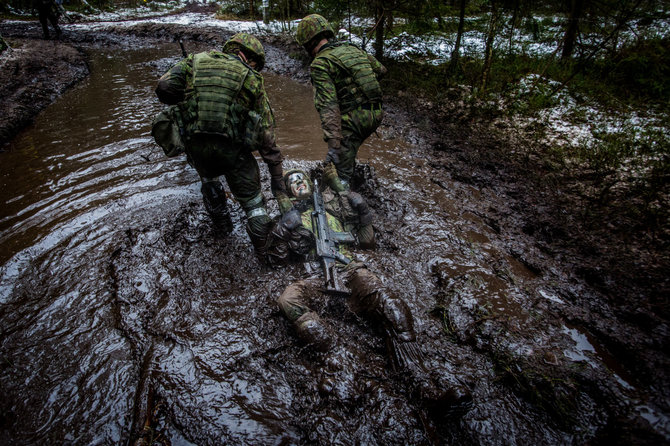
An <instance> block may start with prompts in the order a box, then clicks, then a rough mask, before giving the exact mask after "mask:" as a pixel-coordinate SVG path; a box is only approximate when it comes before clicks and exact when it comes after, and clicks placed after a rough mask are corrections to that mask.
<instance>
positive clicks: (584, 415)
mask: <svg viewBox="0 0 670 446" xmlns="http://www.w3.org/2000/svg"><path fill="white" fill-rule="evenodd" d="M37 30H38V29H37V27H36V26H35V24H34V23H33V24H27V25H11V26H10V25H6V24H3V25H0V33H1V34H2V35H3V36H4V37H5V38H6V39H7V40H8V42H9V43H10V45H12V47H13V50H12V51H11V52H9V53H4V54H3V55H2V57H1V58H0V78H2V79H11V81H10V82H8V83H7V84H6V85H4V86H2V87H0V97H1V98H2V99H3V101H2V106H1V107H2V109H1V110H0V111H1V112H2V114H0V116H1V117H2V118H0V142H5V141H7V140H9V139H11V137H12V136H13V135H15V134H16V133H17V132H18V131H19V130H20V129H22V128H24V127H25V126H26V125H27V124H28V123H29V122H30V119H31V118H32V117H34V116H35V114H36V113H38V112H39V111H40V110H41V109H43V108H44V107H46V106H47V105H48V104H49V103H51V102H52V101H53V100H54V99H55V98H56V97H57V96H58V95H59V94H61V93H62V92H63V91H64V90H65V89H67V88H68V87H69V86H72V85H74V84H75V83H76V82H78V81H79V80H81V79H82V78H84V77H85V76H86V74H87V73H88V69H87V67H86V57H85V53H84V49H85V48H89V47H95V46H105V45H120V46H123V45H133V42H134V41H136V40H135V39H137V38H138V37H141V38H152V39H153V38H157V37H160V38H163V39H165V40H172V39H174V38H175V37H186V38H187V39H188V40H189V41H190V42H196V44H197V45H198V46H201V45H202V46H203V47H204V46H211V45H215V44H217V43H220V42H221V41H222V40H223V39H222V36H221V35H220V33H217V32H214V31H208V30H193V29H189V28H187V27H178V26H162V25H146V24H143V25H138V26H137V27H133V28H130V29H129V28H124V29H120V30H116V31H115V32H107V31H106V32H105V33H100V32H98V33H84V32H82V33H80V34H78V35H73V34H71V33H69V32H67V31H66V33H65V39H64V40H63V41H61V42H50V41H43V40H41V39H38V38H37V34H36V31H37ZM265 43H266V44H269V45H268V60H270V61H272V62H270V63H269V66H268V68H269V69H270V70H272V71H275V72H277V73H280V74H285V75H288V76H291V77H293V78H295V79H298V80H301V81H304V80H305V79H306V72H305V70H304V67H303V66H302V65H301V64H300V63H299V62H297V61H295V60H293V59H291V58H289V57H288V56H287V53H288V52H290V51H291V49H289V50H288V51H286V48H287V46H288V45H289V44H287V43H286V42H283V41H281V40H280V39H279V38H272V39H271V40H269V41H266V42H265ZM293 50H295V48H293ZM45 61H51V62H50V63H45ZM386 109H387V112H388V113H387V116H386V118H385V125H384V128H383V129H381V132H382V133H383V135H384V136H386V137H390V136H402V137H403V138H405V139H407V140H408V141H410V142H411V143H413V144H414V146H413V147H414V150H415V152H413V153H408V154H406V158H407V159H408V162H409V163H410V164H412V165H414V166H417V170H418V171H419V175H420V176H422V177H423V178H424V179H427V180H428V181H427V183H428V184H430V186H428V187H430V188H431V190H428V191H424V192H425V195H426V197H422V199H426V200H433V198H434V197H435V196H438V195H439V194H441V193H443V194H446V195H449V196H450V197H452V198H454V197H455V198H456V199H457V200H460V205H461V209H458V210H456V211H455V214H457V215H458V216H459V217H462V218H463V220H464V222H465V223H464V226H465V227H464V228H463V231H464V232H465V233H467V232H468V230H470V229H472V228H478V229H477V231H479V232H481V228H482V227H483V228H485V229H486V241H485V243H484V242H482V240H481V236H479V237H480V239H478V238H477V237H474V238H473V240H470V241H467V240H466V241H460V240H459V241H457V242H454V243H453V244H454V248H455V249H460V250H461V251H462V252H461V253H460V255H462V256H463V257H465V258H467V257H468V256H473V258H474V257H478V258H477V261H478V262H481V263H487V264H489V265H491V271H492V274H491V277H485V278H483V277H482V273H481V272H479V271H475V270H464V269H454V267H453V265H452V264H451V263H450V262H448V261H447V260H442V261H436V262H434V263H433V264H432V272H433V277H432V279H431V280H432V281H434V283H435V287H436V290H437V292H436V295H435V296H434V297H435V300H436V301H437V302H438V305H437V306H436V308H434V309H433V312H432V315H433V317H434V319H435V321H438V322H439V323H440V324H441V325H442V327H443V332H439V333H434V332H430V333H429V334H430V335H431V336H432V337H433V342H434V345H433V347H434V348H435V349H436V350H438V349H439V350H441V351H442V352H443V354H444V355H449V354H451V352H452V351H458V352H459V353H458V355H459V356H460V360H461V361H463V362H467V361H468V360H471V364H470V365H468V364H466V365H464V368H465V369H467V370H469V369H474V368H476V364H477V363H486V364H488V365H491V366H492V368H493V371H492V372H491V373H492V375H493V376H488V375H487V374H486V373H485V372H484V371H479V372H477V371H475V370H471V371H472V374H473V378H472V379H475V378H476V379H480V380H482V381H487V380H488V381H487V383H488V385H489V386H491V387H495V385H497V383H499V382H500V383H502V384H503V386H504V388H505V389H506V391H509V392H511V394H513V395H516V396H518V398H519V400H520V401H522V402H523V404H528V405H529V406H530V407H533V408H534V409H535V410H537V411H539V412H540V413H543V414H546V417H547V419H548V421H547V424H548V425H550V426H553V427H555V428H556V429H557V430H559V431H565V432H571V431H573V430H574V431H575V432H576V433H575V434H574V435H575V436H574V437H572V438H568V437H567V436H566V437H564V438H565V443H566V444H571V443H574V442H575V441H579V439H590V440H592V441H593V442H594V444H606V443H610V442H613V443H616V444H631V443H634V444H662V443H667V442H668V438H670V437H668V435H669V433H668V431H667V429H668V425H667V418H665V415H663V414H667V413H668V412H670V401H669V400H668V398H669V397H670V379H669V377H668V371H669V370H670V364H669V361H668V355H667V345H668V337H669V336H670V333H669V332H668V301H667V299H668V296H669V295H670V283H669V280H670V279H669V276H670V275H669V274H668V272H669V271H670V269H669V265H670V261H669V260H668V249H667V247H668V244H667V243H668V239H667V237H666V236H665V234H664V233H662V232H661V233H650V232H649V231H646V230H645V227H644V225H640V224H637V223H636V222H635V221H632V220H631V219H630V218H623V217H621V218H616V215H617V213H616V212H615V211H616V210H615V209H609V208H607V209H606V208H599V207H598V206H597V203H593V202H592V201H590V200H589V199H588V197H587V196H585V195H584V194H580V193H579V192H578V190H577V189H576V186H577V185H578V184H579V183H580V180H582V179H583V178H580V177H578V176H577V175H576V174H575V175H571V174H570V175H569V174H566V173H561V174H560V175H559V174H557V173H556V172H554V171H553V170H551V169H550V168H548V167H547V166H546V165H545V164H544V163H543V160H542V159H539V158H536V157H533V156H519V157H514V156H509V153H510V152H512V151H513V150H512V149H513V148H514V146H515V145H517V146H518V148H519V149H520V148H521V146H523V145H524V144H526V143H527V141H526V142H525V141H522V140H519V139H518V135H515V134H511V133H505V132H494V131H492V129H491V125H492V120H491V119H490V117H487V116H481V115H478V114H477V113H476V112H474V111H473V110H472V109H469V108H467V107H463V108H458V107H456V106H454V105H453V104H433V103H431V102H430V101H428V100H425V99H421V98H415V97H413V98H409V97H407V96H404V95H401V94H394V95H393V96H389V97H387V98H386ZM519 153H525V154H527V153H528V152H527V151H523V150H519ZM366 180H371V179H370V178H366ZM371 181H374V179H372V180H371ZM365 185H366V183H364V182H363V181H361V184H360V186H361V187H363V188H364V190H363V192H364V193H365V194H366V196H367V198H368V200H369V201H370V204H371V205H372V207H373V209H374V210H375V212H376V214H377V216H378V218H379V220H380V227H382V228H384V229H386V232H382V234H381V236H380V249H381V250H383V251H384V252H386V253H391V252H394V251H399V252H403V250H404V249H405V248H406V246H405V245H400V246H399V243H397V242H396V241H395V240H394V239H395V234H394V232H393V231H395V230H396V229H398V228H396V226H395V225H396V222H395V221H394V220H393V218H394V217H397V216H401V217H402V216H404V213H405V212H406V211H407V209H406V208H405V207H404V205H403V200H405V199H406V197H404V196H402V195H400V193H398V192H397V191H396V190H395V189H394V188H392V187H389V186H388V185H378V186H379V187H377V188H367V189H366V188H365ZM394 194H395V195H394ZM394 198H397V200H394ZM586 210H589V211H590V212H586ZM440 218H445V217H444V216H440ZM603 219H606V220H603ZM400 230H401V231H402V230H403V229H402V228H401V229H400ZM479 232H478V233H479ZM476 243H480V244H490V245H492V246H494V247H495V252H494V253H493V254H491V253H489V252H485V250H479V249H477V250H476V249H474V248H472V250H471V251H472V252H468V246H474V245H475V244H476ZM501 253H502V254H501ZM414 255H415V256H416V253H414ZM489 256H490V257H489ZM399 269H400V268H399ZM391 270H393V269H391ZM482 280H486V281H488V282H495V281H500V288H501V289H503V290H508V291H509V290H512V291H515V292H517V291H518V293H519V294H523V296H524V300H523V301H515V299H514V298H513V297H505V296H503V297H502V298H508V299H509V301H508V302H506V305H505V311H499V310H497V309H496V308H495V307H494V306H488V305H484V304H482V302H490V301H491V296H489V295H483V294H482V292H481V287H480V286H479V285H478V284H479V283H481V281H482ZM503 294H505V293H503ZM473 301H474V302H476V304H473V303H472V302H473ZM445 334H446V337H445ZM571 337H572V339H577V340H581V339H582V337H584V339H586V340H587V341H586V343H587V344H589V345H590V346H591V347H593V348H594V351H593V354H594V355H596V354H597V356H599V358H600V360H601V361H602V362H603V363H604V364H606V367H602V366H597V367H596V366H591V367H590V366H588V364H589V361H586V362H584V361H582V362H575V360H574V359H575V358H574V357H570V356H569V355H567V356H566V355H565V354H564V352H571V351H574V349H571V346H570V345H569V342H568V341H570V338H571ZM587 350H589V349H588V348H587ZM578 353H583V351H582V350H580V351H578V352H577V353H574V354H575V355H577V354H578ZM585 364H587V365H585ZM622 382H623V383H624V384H623V385H618V384H617V383H619V384H620V383H622ZM629 387H631V388H634V389H635V390H634V391H633V390H631V389H629ZM622 389H623V390H622ZM483 392H484V391H483V390H481V391H480V394H478V395H477V396H479V397H481V396H482V395H481V393H483ZM520 404H521V403H520ZM650 406H651V407H650ZM644 408H646V409H649V412H645V409H644ZM487 410H489V412H486V411H483V412H482V413H480V416H482V417H484V418H486V417H487V416H488V417H490V418H491V419H493V420H494V419H495V414H496V412H495V407H488V408H487ZM303 415H304V416H307V414H303ZM494 421H495V420H494ZM471 423H472V425H474V424H475V423H474V422H471ZM654 423H656V426H655V428H651V426H650V424H654ZM502 425H504V423H501V424H500V426H502ZM448 427H449V424H447V425H446V426H443V427H439V426H438V427H437V428H435V429H436V430H437V431H438V432H439V435H438V437H440V438H442V439H444V438H448V433H446V432H445V430H446V429H447V428H448ZM481 429H482V431H484V430H485V429H484V428H481ZM494 433H495V429H494ZM557 437H558V435H556V436H549V435H547V437H546V438H554V439H555V438H557ZM453 438H456V439H463V438H464V437H458V436H454V437H453ZM533 438H534V439H535V440H537V439H538V438H539V437H533ZM546 438H545V439H546ZM482 439H487V440H489V441H484V442H485V443H490V444H495V441H494V438H493V437H485V436H483V435H482V436H480V437H479V440H480V441H482ZM498 444H500V443H498Z"/></svg>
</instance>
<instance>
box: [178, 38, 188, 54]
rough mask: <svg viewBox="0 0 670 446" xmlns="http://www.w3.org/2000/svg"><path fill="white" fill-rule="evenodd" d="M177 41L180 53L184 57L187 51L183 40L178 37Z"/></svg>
mask: <svg viewBox="0 0 670 446" xmlns="http://www.w3.org/2000/svg"><path fill="white" fill-rule="evenodd" d="M177 42H178V43H179V48H181V55H182V57H183V58H184V59H186V58H187V57H188V53H187V52H186V48H184V42H182V40H181V39H178V40H177Z"/></svg>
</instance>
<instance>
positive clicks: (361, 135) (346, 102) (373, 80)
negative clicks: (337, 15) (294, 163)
mask: <svg viewBox="0 0 670 446" xmlns="http://www.w3.org/2000/svg"><path fill="white" fill-rule="evenodd" d="M296 40H297V41H298V43H299V44H300V45H302V46H303V47H304V48H305V49H306V50H307V53H308V54H309V55H310V57H312V58H313V61H312V63H311V65H310V76H311V79H312V85H313V87H314V105H315V106H316V109H317V111H318V112H319V116H320V118H321V128H322V129H323V138H324V140H325V141H326V142H327V143H328V154H327V155H326V161H327V162H328V161H331V162H332V163H333V164H335V167H336V169H337V173H338V175H339V177H340V178H341V180H342V185H343V186H344V188H348V187H349V181H350V180H351V176H352V175H353V173H354V167H355V165H356V155H357V153H358V149H359V147H360V146H361V144H363V141H365V139H366V138H367V137H369V136H370V135H371V134H372V133H373V132H374V131H375V130H376V129H377V127H379V124H381V122H382V119H383V117H384V113H383V112H382V91H381V87H380V86H379V82H378V79H379V78H380V77H382V76H383V75H384V74H386V68H385V67H384V66H383V65H382V64H381V63H379V61H378V60H377V59H375V58H374V57H373V56H371V55H369V54H367V53H366V52H365V51H363V50H361V49H360V48H358V47H357V46H355V45H353V44H351V43H349V42H338V41H336V40H335V33H334V32H333V28H332V27H331V26H330V24H329V23H328V21H327V20H326V19H325V18H324V17H322V16H320V15H318V14H311V15H308V16H307V17H305V18H303V19H302V20H301V21H300V23H299V24H298V28H297V30H296Z"/></svg>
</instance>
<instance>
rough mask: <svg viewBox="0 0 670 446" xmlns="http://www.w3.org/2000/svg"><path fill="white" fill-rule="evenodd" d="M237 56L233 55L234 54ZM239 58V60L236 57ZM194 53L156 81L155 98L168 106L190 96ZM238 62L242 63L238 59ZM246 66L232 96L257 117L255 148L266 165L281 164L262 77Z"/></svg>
mask: <svg viewBox="0 0 670 446" xmlns="http://www.w3.org/2000/svg"><path fill="white" fill-rule="evenodd" d="M209 55H212V56H215V57H217V56H220V55H222V53H221V52H219V51H216V50H213V51H210V52H209ZM236 59H237V57H236ZM238 60H239V59H238ZM193 61H194V55H193V54H189V55H188V57H186V58H185V59H182V60H181V61H179V63H177V64H176V65H175V66H174V67H172V68H171V69H170V70H169V71H168V72H167V73H165V74H164V75H163V76H161V78H160V79H159V80H158V85H157V87H156V95H157V96H158V99H159V100H160V101H161V102H162V103H164V104H168V105H175V104H181V105H185V104H186V103H187V101H188V100H189V99H191V98H192V97H193V96H194V94H195V90H194V87H193V84H194V82H193V81H194V75H193ZM239 63H243V62H242V61H241V60H239ZM249 69H250V75H249V76H247V77H246V78H245V79H244V83H243V84H242V88H241V89H240V92H239V97H238V98H236V100H238V102H239V103H240V104H242V106H243V107H244V108H246V109H247V110H249V111H250V112H255V114H256V116H258V117H260V121H259V132H262V134H261V135H260V139H261V142H260V144H259V147H258V151H259V153H260V155H261V157H262V158H263V160H264V161H265V162H266V163H267V164H268V166H278V165H280V164H281V162H282V159H281V152H280V151H279V149H278V148H277V145H276V142H275V131H274V128H275V119H274V115H273V113H272V108H271V107H270V102H269V100H268V97H267V93H266V92H265V85H264V83H263V77H262V76H261V75H260V73H258V72H257V71H255V70H253V69H251V67H249Z"/></svg>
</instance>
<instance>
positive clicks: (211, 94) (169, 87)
mask: <svg viewBox="0 0 670 446" xmlns="http://www.w3.org/2000/svg"><path fill="white" fill-rule="evenodd" d="M236 36H237V35H236ZM236 36H234V37H233V38H232V39H231V40H229V41H228V43H230V42H231V41H233V40H234V39H235V37H236ZM254 40H255V39H254ZM255 42H258V41H257V40H256V41H255ZM228 43H227V44H226V46H228ZM258 45H260V43H258ZM226 49H228V48H227V47H224V51H226ZM237 49H238V48H237V47H233V48H232V51H233V52H234V51H235V50H237ZM260 51H261V52H262V47H260ZM263 57H264V53H263ZM260 63H261V68H262V64H263V63H264V58H263V60H262V61H260ZM156 94H157V96H158V98H159V100H160V101H161V102H163V103H166V104H170V105H172V104H179V110H180V113H179V114H180V116H181V121H182V125H183V133H184V146H185V150H186V154H187V157H188V160H189V163H191V164H192V165H193V166H194V167H195V169H196V170H197V171H198V174H199V175H200V177H201V179H202V180H203V189H202V192H203V196H204V198H205V206H206V207H207V210H208V211H209V212H210V214H211V215H212V217H213V218H214V220H215V222H217V217H216V215H217V212H219V211H217V209H214V208H213V207H216V206H218V205H217V204H216V203H217V200H218V203H219V204H220V203H221V200H223V201H222V203H223V205H222V206H223V207H224V208H225V193H224V192H223V190H222V189H221V188H220V184H219V183H218V180H216V177H218V176H221V175H223V176H225V178H226V181H227V183H228V186H229V187H230V190H231V192H232V194H233V196H234V197H235V199H236V200H237V201H238V202H239V203H240V205H241V206H242V208H243V209H244V210H245V212H246V214H247V217H248V218H249V221H248V224H247V231H248V232H249V236H250V237H251V240H252V242H253V243H254V246H255V248H256V249H257V251H259V253H260V254H262V252H260V251H262V250H263V248H264V245H265V237H266V235H267V231H268V230H269V228H270V223H271V220H270V218H269V217H268V215H267V210H266V207H265V201H264V198H263V195H262V193H261V185H260V171H259V167H258V163H257V161H256V159H255V158H254V156H253V153H252V150H258V151H259V153H260V155H261V157H262V158H263V160H264V161H265V163H266V165H267V167H268V170H269V171H270V175H271V177H272V189H273V193H274V194H280V193H281V190H278V189H277V188H276V187H275V186H276V184H278V183H281V174H282V167H281V166H282V157H281V153H280V151H279V149H278V148H277V146H276V143H275V134H274V125H275V122H274V116H273V114H272V109H271V108H270V103H269V101H268V98H267V94H266V92H265V87H264V84H263V77H262V76H261V75H260V74H259V73H258V72H257V71H256V70H254V69H253V68H252V67H251V66H249V65H247V64H245V63H244V62H243V61H242V60H241V59H240V58H239V57H238V56H235V55H233V54H227V53H222V52H219V51H215V50H214V51H210V52H207V53H199V54H195V55H193V54H191V55H189V56H188V57H187V58H185V59H183V60H181V61H180V62H179V63H177V64H176V65H175V66H174V67H172V68H171V69H170V70H169V71H168V72H167V73H165V74H164V75H163V76H162V77H161V78H160V80H159V82H158V86H157V88H156ZM221 195H223V196H221ZM212 197H214V198H212ZM212 203H214V204H212ZM220 212H224V213H225V215H228V214H227V209H224V210H223V211H220ZM229 220H230V217H229V216H228V217H227V221H226V223H225V224H224V226H228V228H227V230H228V231H229V230H230V229H232V227H230V224H231V223H230V222H229Z"/></svg>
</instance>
